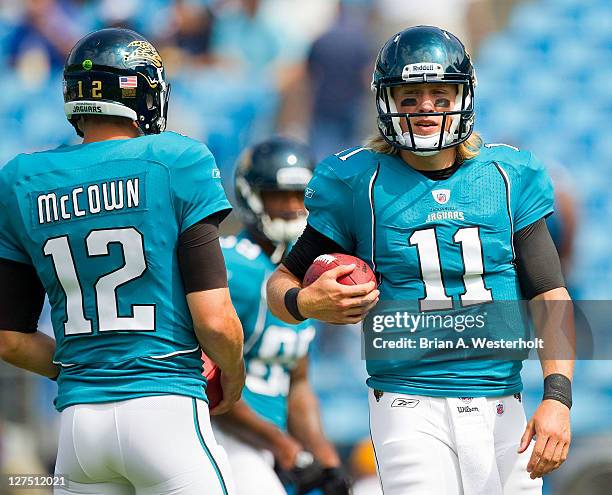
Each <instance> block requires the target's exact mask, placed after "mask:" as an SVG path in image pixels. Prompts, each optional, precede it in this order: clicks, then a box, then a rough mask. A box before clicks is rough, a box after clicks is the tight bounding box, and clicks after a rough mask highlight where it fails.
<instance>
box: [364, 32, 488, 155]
mask: <svg viewBox="0 0 612 495" xmlns="http://www.w3.org/2000/svg"><path fill="white" fill-rule="evenodd" d="M419 83H447V84H456V85H457V89H458V91H457V98H456V100H455V105H454V107H453V108H452V109H451V110H449V111H443V112H431V113H402V112H398V110H397V107H396V105H395V101H394V100H393V98H392V95H391V90H392V88H394V87H396V86H401V85H405V84H419ZM475 87H476V74H475V71H474V66H473V65H472V61H471V60H470V55H469V54H468V52H467V51H466V49H465V46H463V43H461V41H460V40H459V39H458V38H457V37H456V36H455V35H453V34H451V33H449V32H448V31H445V30H443V29H440V28H438V27H434V26H414V27H410V28H408V29H405V30H403V31H401V32H400V33H397V34H396V35H395V36H393V37H392V38H391V39H389V41H387V42H386V43H385V45H384V46H383V47H382V49H381V50H380V52H379V53H378V57H377V59H376V67H375V68H374V74H373V77H372V91H373V92H374V93H375V94H376V109H377V111H378V128H379V130H380V133H381V134H382V136H383V138H384V139H385V140H386V141H387V142H388V143H389V144H391V145H392V146H394V147H395V148H398V149H402V150H408V151H412V152H415V153H417V154H422V155H430V154H435V153H437V152H439V151H440V150H443V149H445V148H450V147H452V146H457V145H458V144H460V143H462V142H464V141H465V140H466V139H468V138H469V137H470V135H471V134H472V130H473V128H474V88H475ZM432 116H439V117H442V128H441V130H440V133H439V134H434V135H432V136H419V135H417V134H416V133H415V130H414V129H413V126H412V125H411V121H410V119H411V118H415V117H432ZM402 119H405V122H406V124H407V128H408V131H407V132H404V131H403V130H402V128H401V125H400V122H401V120H402ZM449 121H450V124H449Z"/></svg>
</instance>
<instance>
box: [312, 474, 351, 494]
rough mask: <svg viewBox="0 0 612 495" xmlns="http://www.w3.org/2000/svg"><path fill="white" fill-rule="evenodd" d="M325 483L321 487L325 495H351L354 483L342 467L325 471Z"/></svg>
mask: <svg viewBox="0 0 612 495" xmlns="http://www.w3.org/2000/svg"><path fill="white" fill-rule="evenodd" d="M323 475H324V477H325V481H324V482H323V484H322V485H321V486H320V488H321V491H322V492H323V493H324V495H351V493H353V490H352V488H351V487H352V486H353V481H352V480H351V477H350V476H349V475H348V473H347V472H346V471H345V470H344V469H343V468H342V467H335V468H327V469H324V470H323Z"/></svg>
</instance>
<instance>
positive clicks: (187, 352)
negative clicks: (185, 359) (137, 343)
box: [149, 345, 200, 359]
mask: <svg viewBox="0 0 612 495" xmlns="http://www.w3.org/2000/svg"><path fill="white" fill-rule="evenodd" d="M199 350H200V346H199V345H198V346H197V347H194V348H193V349H188V350H186V351H176V352H170V353H168V354H162V355H161V356H149V357H150V358H152V359H166V358H169V357H172V356H178V355H180V354H191V353H192V352H196V351H199Z"/></svg>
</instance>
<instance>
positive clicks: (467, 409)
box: [457, 406, 478, 413]
mask: <svg viewBox="0 0 612 495" xmlns="http://www.w3.org/2000/svg"><path fill="white" fill-rule="evenodd" d="M457 411H459V412H460V413H471V412H478V408H477V407H470V406H458V407H457Z"/></svg>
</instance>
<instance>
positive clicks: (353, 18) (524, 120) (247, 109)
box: [0, 0, 612, 495]
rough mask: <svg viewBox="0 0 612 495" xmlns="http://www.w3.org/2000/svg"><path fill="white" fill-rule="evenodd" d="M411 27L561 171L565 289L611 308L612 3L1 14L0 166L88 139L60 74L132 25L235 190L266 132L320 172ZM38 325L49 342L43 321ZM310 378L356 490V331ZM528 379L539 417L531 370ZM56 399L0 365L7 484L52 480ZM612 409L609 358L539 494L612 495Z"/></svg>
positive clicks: (123, 1) (101, 2)
mask: <svg viewBox="0 0 612 495" xmlns="http://www.w3.org/2000/svg"><path fill="white" fill-rule="evenodd" d="M415 24H434V25H438V26H440V27H443V28H446V29H448V30H449V31H451V32H453V33H454V34H456V35H458V36H459V37H460V38H461V39H462V40H464V41H465V43H466V45H467V47H468V48H469V50H470V51H471V53H472V56H473V59H474V62H475V65H476V71H477V76H478V83H479V84H478V87H477V89H476V112H477V114H476V115H477V120H476V129H477V130H478V131H479V132H480V133H481V134H482V135H483V136H484V138H485V140H486V141H488V142H505V143H508V144H512V145H515V146H519V147H524V148H527V149H530V150H532V151H534V152H535V153H536V154H537V155H538V156H539V157H540V158H541V159H542V160H543V161H544V162H545V163H547V165H549V166H550V172H551V175H552V177H553V179H554V182H555V185H556V191H557V212H556V213H555V215H553V217H551V218H550V219H549V222H550V225H549V227H550V230H551V232H552V234H553V237H554V239H555V242H556V244H557V247H558V249H559V252H560V254H561V258H562V262H563V266H564V270H565V273H566V277H567V280H568V284H569V287H570V289H571V293H572V295H573V297H574V298H578V299H590V300H610V299H612V283H611V282H612V249H611V248H612V236H611V235H610V234H611V231H612V220H611V218H612V194H611V192H610V186H609V185H608V183H607V178H608V177H609V175H608V174H610V173H611V172H612V146H610V145H609V143H608V142H607V137H606V136H607V135H608V134H609V132H610V130H609V127H608V126H609V121H610V119H609V115H610V111H612V84H611V81H612V64H611V63H610V61H612V2H611V1H610V0H522V1H521V0H427V1H425V0H308V1H305V0H174V1H171V0H0V74H1V77H0V167H1V166H2V165H3V164H4V163H6V162H7V161H8V160H9V159H11V158H12V157H13V156H14V155H16V154H17V153H21V152H31V151H37V150H42V149H48V148H53V147H56V146H59V145H61V144H73V143H76V142H78V139H77V136H76V135H75V134H74V130H73V128H72V127H71V126H70V125H69V123H68V122H67V121H66V119H65V118H64V115H63V100H62V85H61V70H62V67H63V64H64V60H65V56H66V54H67V52H68V51H69V49H70V48H71V47H72V46H73V44H74V43H75V42H76V41H77V40H78V39H79V38H80V37H81V36H83V35H84V34H86V33H88V32H90V31H93V30H95V29H97V28H101V27H104V26H122V27H131V28H133V29H135V30H137V31H139V32H140V33H142V34H143V35H145V36H146V37H148V38H149V39H150V40H151V41H152V42H153V44H154V45H155V46H156V47H158V48H159V51H160V53H161V55H162V58H163V60H164V63H165V67H166V74H167V78H168V80H169V81H170V83H171V85H172V88H171V95H170V107H169V124H168V129H169V130H173V131H177V132H181V133H183V134H187V135H189V136H191V137H193V138H196V139H199V140H201V141H203V142H204V143H206V144H207V145H208V146H209V147H210V148H211V150H212V151H213V153H214V155H215V157H216V158H217V161H218V163H219V165H220V167H221V169H222V171H223V173H224V177H225V178H226V180H227V179H228V178H231V171H232V167H233V164H234V161H235V159H236V157H237V155H238V154H239V152H240V150H241V149H242V148H243V147H245V146H247V145H249V144H252V143H254V142H256V141H258V140H260V139H262V138H265V137H268V136H269V135H271V134H272V133H281V134H285V135H290V136H294V137H298V138H301V139H303V140H304V141H306V142H308V143H309V144H310V145H311V146H312V147H313V150H314V153H315V155H316V156H317V157H318V158H323V157H324V156H326V155H327V154H330V153H335V152H337V151H340V150H342V149H345V148H348V147H350V146H353V145H357V144H359V143H360V142H362V141H363V140H364V138H365V137H366V136H367V135H369V134H371V133H372V132H375V131H376V129H375V108H374V99H373V96H372V95H371V93H370V91H369V85H370V79H371V73H372V68H373V63H374V58H375V56H376V53H377V51H378V49H379V47H380V46H381V45H382V43H383V42H384V41H385V40H386V39H387V38H389V37H390V36H391V35H392V34H393V33H395V32H397V31H399V30H401V29H403V28H405V27H407V26H409V25H415ZM227 186H228V192H229V194H230V196H231V195H232V192H231V185H230V184H229V182H228V183H227ZM236 228H237V225H236V223H235V222H233V223H232V222H229V224H227V226H226V229H227V230H228V231H232V230H235V229H236ZM1 283H7V282H6V281H2V282H1ZM41 327H42V329H43V330H45V331H48V332H50V331H51V330H50V328H49V322H48V317H45V318H43V321H42V322H41ZM311 370H312V380H313V382H314V385H315V387H316V390H317V392H318V394H319V397H320V399H321V407H322V410H323V418H324V423H325V426H326V430H327V432H328V434H329V436H330V437H331V439H332V440H333V441H334V442H335V443H336V444H337V445H338V447H339V448H340V450H341V452H342V453H343V454H344V456H345V458H346V459H347V462H349V463H350V465H351V467H352V469H353V472H354V474H355V475H356V476H357V477H361V476H366V475H371V474H372V473H373V469H374V461H373V459H372V457H371V454H370V452H369V450H368V448H367V442H366V444H360V442H361V441H362V440H363V439H365V438H368V434H369V433H368V412H367V397H366V388H365V384H364V379H365V369H364V363H363V361H361V349H360V339H359V329H358V328H353V327H322V328H321V329H320V331H319V333H318V337H317V345H316V346H315V349H314V352H313V365H312V367H311ZM523 379H524V383H525V388H526V390H525V397H526V400H525V403H526V408H527V412H528V413H531V412H532V411H533V410H534V409H535V406H536V405H537V403H538V402H539V399H540V397H541V383H542V379H541V371H540V369H539V364H538V363H537V361H531V362H527V363H526V366H525V371H524V374H523ZM54 387H55V385H54V384H53V383H51V382H48V381H43V380H39V379H36V378H35V377H33V376H29V375H27V376H26V375H24V374H22V373H20V372H18V371H17V370H15V369H13V368H8V367H7V366H4V365H2V364H0V471H1V472H5V473H17V472H30V473H32V472H42V473H44V472H49V471H50V470H52V467H51V466H53V463H54V456H55V448H56V438H57V432H56V424H57V414H56V413H55V412H54V410H53V408H52V405H51V404H52V399H53V397H54V395H55V390H54ZM610 410H612V362H610V361H581V362H579V363H577V367H576V378H575V383H574V408H573V409H572V419H573V429H574V442H573V447H572V451H571V452H570V457H569V460H568V461H567V463H566V465H565V466H564V467H563V468H562V469H561V470H560V471H559V472H557V473H555V474H554V475H552V476H551V477H550V479H549V480H547V482H546V484H545V491H546V493H555V494H580V495H581V494H583V493H612V488H611V487H612V422H611V421H610V419H609V411H610ZM589 483H591V485H589ZM593 483H594V484H593ZM595 486H602V487H607V490H608V491H601V492H599V491H595V490H596V488H594V487H595ZM19 493H22V494H25V493H26V492H25V491H23V490H20V491H19ZM36 493H42V492H41V491H37V492H36ZM365 493H368V492H365ZM372 493H373V492H372ZM0 495H2V494H0Z"/></svg>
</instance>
